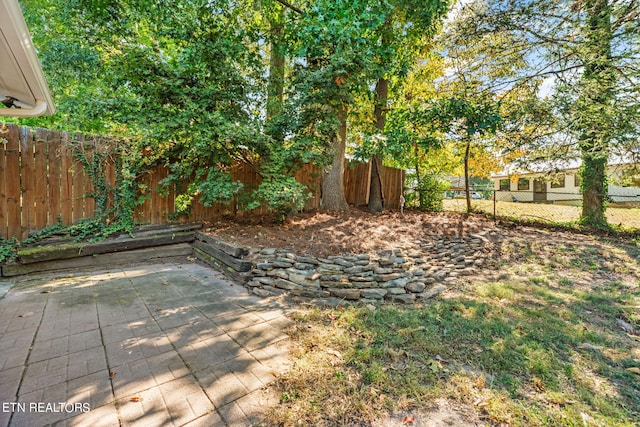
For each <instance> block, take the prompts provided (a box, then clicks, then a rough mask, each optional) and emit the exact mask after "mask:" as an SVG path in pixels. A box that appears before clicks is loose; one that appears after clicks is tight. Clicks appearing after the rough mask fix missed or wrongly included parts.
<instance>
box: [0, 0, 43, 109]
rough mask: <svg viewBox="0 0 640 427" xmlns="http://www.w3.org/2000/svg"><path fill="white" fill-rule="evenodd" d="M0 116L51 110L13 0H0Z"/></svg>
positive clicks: (34, 53)
mask: <svg viewBox="0 0 640 427" xmlns="http://www.w3.org/2000/svg"><path fill="white" fill-rule="evenodd" d="M2 101H5V102H6V103H13V105H14V106H16V107H20V108H4V107H5V106H4V105H3V104H0V116H10V117H35V116H39V115H42V114H53V113H55V107H54V105H53V100H52V99H51V94H50V93H49V88H48V86H47V82H46V80H45V77H44V74H43V73H42V68H41V67H40V62H39V61H38V57H37V55H36V51H35V49H34V47H33V43H32V41H31V36H30V35H29V30H28V29H27V24H26V23H25V21H24V17H23V16H22V12H21V11H20V5H19V4H18V2H17V0H0V102H2Z"/></svg>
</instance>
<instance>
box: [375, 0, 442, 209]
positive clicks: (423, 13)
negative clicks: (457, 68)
mask: <svg viewBox="0 0 640 427" xmlns="http://www.w3.org/2000/svg"><path fill="white" fill-rule="evenodd" d="M380 6H381V7H380V8H379V9H378V10H377V13H380V14H381V15H382V16H384V25H382V26H380V27H379V28H378V31H377V34H376V37H377V38H378V46H379V48H378V49H376V51H375V52H374V54H375V55H376V57H375V64H376V68H375V70H374V77H375V78H376V83H375V89H374V94H373V97H372V99H373V116H374V118H373V120H374V129H373V131H374V132H376V133H378V134H380V135H384V134H385V124H386V116H387V109H388V108H389V79H390V78H391V77H396V78H397V77H400V78H404V77H406V75H407V72H408V70H409V68H410V67H411V66H412V65H414V64H415V62H416V59H417V58H418V57H420V56H421V55H424V54H425V53H427V50H428V49H429V47H430V46H431V45H432V44H431V37H432V36H433V35H434V34H435V32H436V31H437V29H438V28H439V24H440V20H441V19H442V18H443V17H444V16H445V14H446V12H447V10H448V2H447V1H441V0H428V1H425V0H420V1H414V0H390V1H386V2H383V3H382V4H381V5H380ZM382 154H383V151H373V152H372V155H371V182H370V185H369V204H368V208H369V209H370V210H372V211H376V212H380V211H382V210H383V209H384V200H383V188H382V179H381V175H380V173H381V166H382Z"/></svg>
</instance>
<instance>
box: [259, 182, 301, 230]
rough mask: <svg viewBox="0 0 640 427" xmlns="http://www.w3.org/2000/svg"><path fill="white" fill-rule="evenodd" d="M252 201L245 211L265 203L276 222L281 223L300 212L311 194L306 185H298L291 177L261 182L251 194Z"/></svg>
mask: <svg viewBox="0 0 640 427" xmlns="http://www.w3.org/2000/svg"><path fill="white" fill-rule="evenodd" d="M252 196H253V201H252V202H251V203H249V205H248V206H247V209H255V208H257V207H259V206H260V201H265V202H266V203H267V206H269V209H271V210H272V211H273V212H274V213H275V215H276V219H277V220H278V221H283V220H284V219H285V218H286V217H287V216H288V215H290V214H292V213H294V212H298V211H301V210H302V208H304V205H305V203H306V202H307V200H309V199H310V198H311V193H310V192H309V189H308V188H307V186H306V185H303V184H300V183H299V182H298V181H296V180H295V178H293V177H291V176H286V177H278V178H274V179H273V180H270V181H263V182H262V183H261V184H260V185H259V186H258V188H257V189H256V190H255V191H254V192H253V193H252Z"/></svg>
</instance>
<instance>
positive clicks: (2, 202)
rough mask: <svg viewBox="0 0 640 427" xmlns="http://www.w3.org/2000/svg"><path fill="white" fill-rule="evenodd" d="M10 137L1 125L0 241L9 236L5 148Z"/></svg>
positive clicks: (6, 128)
mask: <svg viewBox="0 0 640 427" xmlns="http://www.w3.org/2000/svg"><path fill="white" fill-rule="evenodd" d="M8 137H9V128H8V127H6V126H4V125H0V239H2V238H3V237H4V236H6V235H7V226H8V220H7V171H6V169H7V161H6V158H5V146H6V142H7V138H8Z"/></svg>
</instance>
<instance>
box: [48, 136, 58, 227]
mask: <svg viewBox="0 0 640 427" xmlns="http://www.w3.org/2000/svg"><path fill="white" fill-rule="evenodd" d="M46 138H47V145H48V151H47V159H46V161H47V164H48V168H49V197H48V199H47V224H48V225H54V224H56V223H57V222H58V215H60V213H61V212H62V210H61V207H60V203H61V201H62V197H61V187H60V186H61V175H62V169H61V168H62V164H61V162H60V132H54V131H49V133H48V134H47V136H46Z"/></svg>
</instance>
